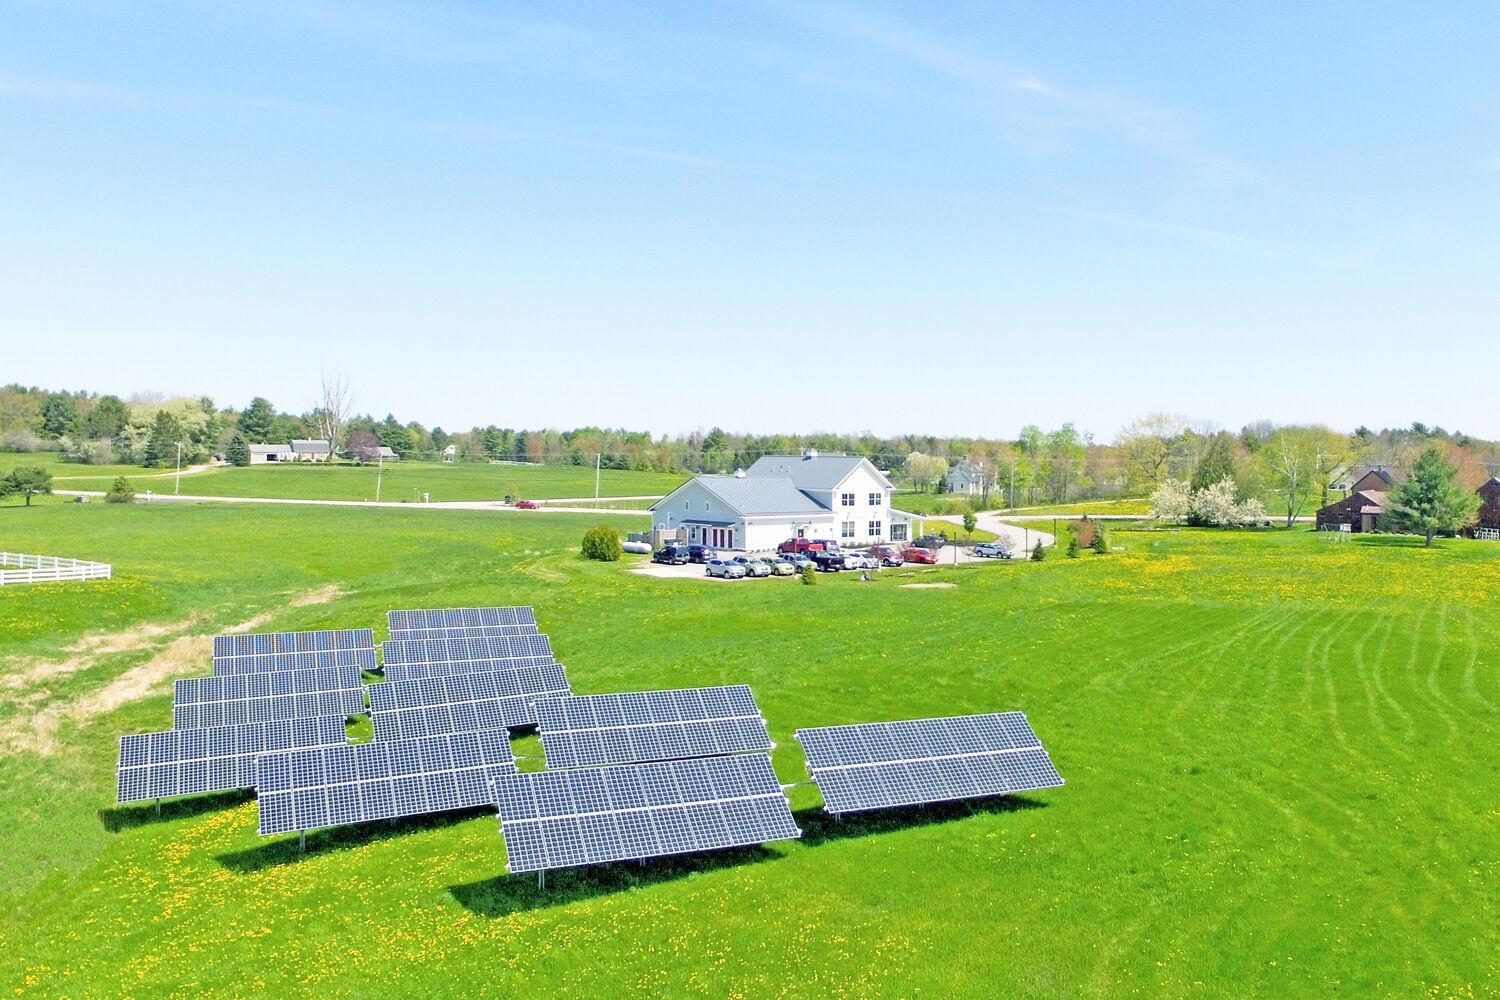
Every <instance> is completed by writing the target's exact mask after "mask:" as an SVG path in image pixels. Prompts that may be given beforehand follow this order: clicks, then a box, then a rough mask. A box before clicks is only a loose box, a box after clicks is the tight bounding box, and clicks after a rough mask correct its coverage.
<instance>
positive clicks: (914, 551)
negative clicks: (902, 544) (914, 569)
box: [906, 547, 937, 566]
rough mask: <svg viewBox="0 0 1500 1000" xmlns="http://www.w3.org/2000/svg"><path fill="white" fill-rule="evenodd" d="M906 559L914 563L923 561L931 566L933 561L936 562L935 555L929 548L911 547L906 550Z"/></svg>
mask: <svg viewBox="0 0 1500 1000" xmlns="http://www.w3.org/2000/svg"><path fill="white" fill-rule="evenodd" d="M906 561H907V562H914V563H924V564H926V565H928V566H931V565H932V564H933V563H935V562H937V555H936V554H934V553H933V551H932V550H931V549H922V548H916V547H912V548H909V549H907V550H906Z"/></svg>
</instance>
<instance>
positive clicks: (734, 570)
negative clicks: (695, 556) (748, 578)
mask: <svg viewBox="0 0 1500 1000" xmlns="http://www.w3.org/2000/svg"><path fill="white" fill-rule="evenodd" d="M704 572H705V573H707V574H708V575H709V576H722V577H723V578H724V579H726V580H743V579H744V578H745V567H743V566H741V565H740V564H739V563H737V562H734V561H733V560H730V559H710V560H709V561H708V562H707V563H705V564H704Z"/></svg>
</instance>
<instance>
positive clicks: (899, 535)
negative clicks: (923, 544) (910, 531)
mask: <svg viewBox="0 0 1500 1000" xmlns="http://www.w3.org/2000/svg"><path fill="white" fill-rule="evenodd" d="M891 541H893V542H904V541H906V525H904V524H893V525H891Z"/></svg>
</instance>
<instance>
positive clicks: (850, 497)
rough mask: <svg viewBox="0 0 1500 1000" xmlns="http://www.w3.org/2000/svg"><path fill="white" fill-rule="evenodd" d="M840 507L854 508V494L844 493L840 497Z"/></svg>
mask: <svg viewBox="0 0 1500 1000" xmlns="http://www.w3.org/2000/svg"><path fill="white" fill-rule="evenodd" d="M839 505H840V506H843V507H853V506H854V494H853V493H843V494H840V496H839Z"/></svg>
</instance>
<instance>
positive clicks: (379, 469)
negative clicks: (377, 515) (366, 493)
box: [375, 452, 385, 503]
mask: <svg viewBox="0 0 1500 1000" xmlns="http://www.w3.org/2000/svg"><path fill="white" fill-rule="evenodd" d="M376 459H377V460H378V462H379V464H378V465H376V466H375V502H376V503H379V502H380V480H381V479H382V478H383V477H384V476H385V453H384V452H377V453H376Z"/></svg>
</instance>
